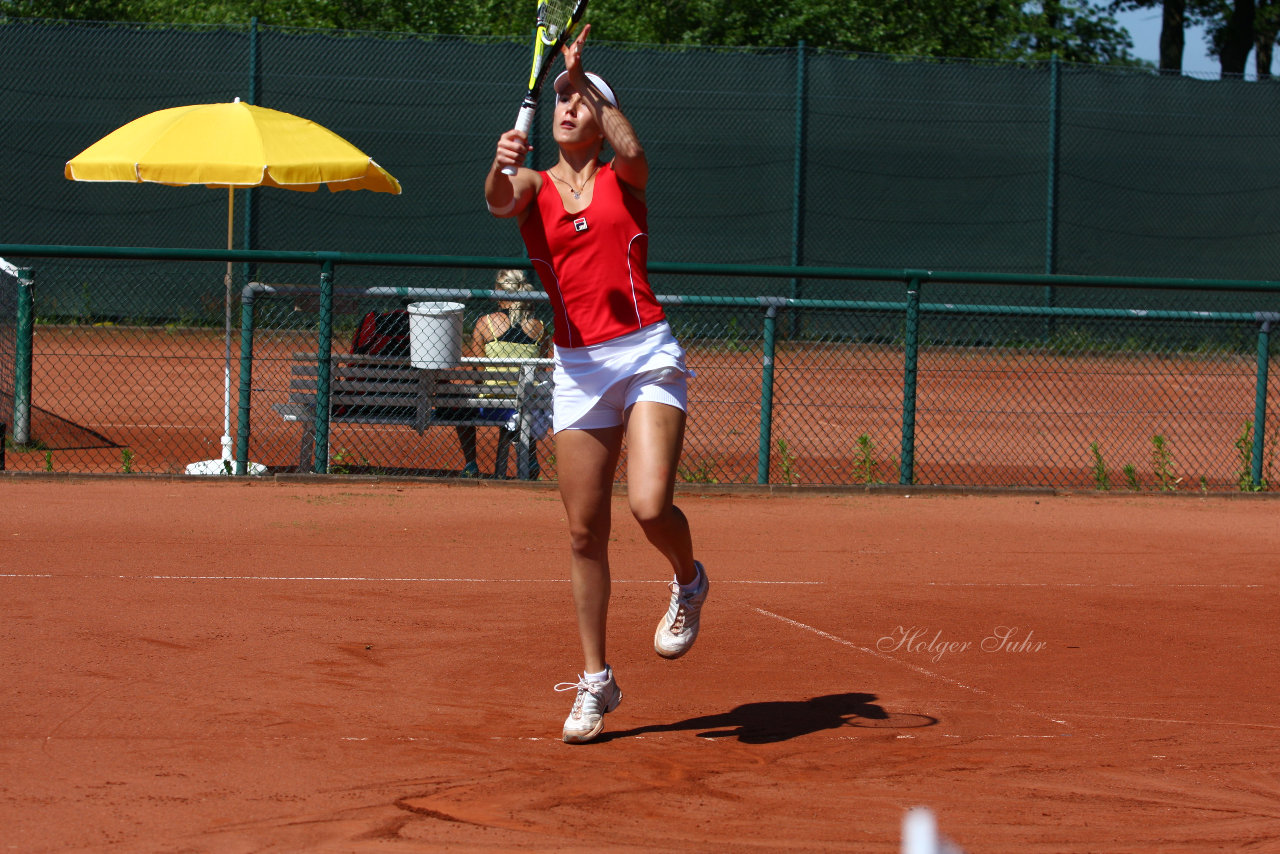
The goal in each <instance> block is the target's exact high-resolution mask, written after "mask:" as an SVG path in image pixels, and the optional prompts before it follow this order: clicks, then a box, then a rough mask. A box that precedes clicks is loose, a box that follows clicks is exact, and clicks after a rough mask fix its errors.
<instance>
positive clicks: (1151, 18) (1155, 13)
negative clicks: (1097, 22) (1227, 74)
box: [1116, 7, 1257, 80]
mask: <svg viewBox="0 0 1280 854" xmlns="http://www.w3.org/2000/svg"><path fill="white" fill-rule="evenodd" d="M1160 15H1161V11H1160V8H1159V7H1156V8H1154V9H1138V10H1137V11H1134V12H1119V13H1117V14H1116V20H1117V21H1119V23H1120V26H1122V27H1124V28H1125V29H1126V30H1128V31H1129V35H1130V36H1131V37H1132V38H1133V54H1134V56H1136V57H1138V58H1139V59H1146V60H1150V61H1151V62H1152V63H1154V64H1156V65H1159V64H1160ZM1204 36H1205V33H1204V28H1203V27H1188V28H1187V31H1186V36H1185V40H1186V44H1185V46H1184V47H1183V49H1182V71H1183V73H1186V74H1193V75H1195V76H1197V77H1201V76H1204V77H1207V78H1209V79H1214V80H1216V79H1217V77H1218V75H1219V74H1220V73H1221V72H1222V67H1221V66H1220V65H1219V64H1218V60H1217V59H1216V58H1214V57H1210V56H1209V55H1208V54H1207V53H1206V50H1207V49H1206V47H1205V38H1204ZM1256 76H1257V75H1256V73H1255V72H1254V67H1253V54H1249V63H1248V70H1247V71H1246V73H1245V78H1246V79H1249V80H1253V79H1255V78H1256Z"/></svg>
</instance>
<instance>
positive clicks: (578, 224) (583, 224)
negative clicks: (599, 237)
mask: <svg viewBox="0 0 1280 854" xmlns="http://www.w3.org/2000/svg"><path fill="white" fill-rule="evenodd" d="M573 230H574V231H586V230H587V218H586V217H585V216H580V217H578V218H577V219H575V220H574V221H573Z"/></svg>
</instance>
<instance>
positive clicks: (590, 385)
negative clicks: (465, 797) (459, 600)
mask: <svg viewBox="0 0 1280 854" xmlns="http://www.w3.org/2000/svg"><path fill="white" fill-rule="evenodd" d="M590 31H591V28H590V27H589V26H586V27H583V29H582V32H581V33H580V34H579V35H578V37H577V39H575V40H574V41H573V42H572V43H571V44H569V45H566V46H565V47H564V49H563V54H564V64H565V71H564V72H563V73H561V74H560V76H559V77H557V78H556V81H555V84H554V88H555V92H556V101H555V119H554V138H555V141H556V145H557V146H558V147H559V155H560V156H559V159H558V161H557V162H556V165H555V166H554V167H552V168H551V169H548V170H546V171H544V172H536V171H534V170H532V169H526V168H520V169H519V170H518V172H517V173H516V174H515V175H514V176H512V177H508V176H506V175H504V174H503V173H502V169H503V167H505V166H519V165H520V164H522V163H523V161H524V156H525V153H526V152H527V151H528V150H529V141H528V140H527V139H526V138H525V136H524V134H522V133H520V132H519V131H516V130H510V131H507V132H506V133H504V134H503V135H502V136H501V137H500V138H499V140H498V146H497V154H496V155H495V157H494V159H493V165H492V166H491V167H490V169H489V174H488V176H487V177H486V179H485V200H486V202H487V204H488V206H489V211H490V212H491V213H492V214H493V215H494V216H497V217H514V218H516V220H517V222H518V223H519V225H520V235H521V237H523V238H524V242H525V247H526V248H527V249H528V252H529V258H530V260H531V261H532V263H533V265H534V269H535V270H536V271H537V273H538V276H539V277H540V278H541V279H542V281H543V283H544V285H545V286H546V289H547V293H548V294H549V295H550V297H551V302H552V306H553V308H554V311H555V315H554V317H555V324H554V332H553V340H554V343H555V403H554V407H553V413H552V421H553V427H552V429H553V430H554V431H555V441H556V468H557V471H558V474H559V480H560V497H561V499H562V500H563V502H564V506H565V513H566V516H567V519H568V523H569V542H570V548H571V560H570V573H571V579H572V582H573V598H574V603H575V605H576V606H577V616H578V632H579V635H580V637H581V640H582V651H583V655H584V657H585V667H584V670H583V673H582V675H581V676H580V677H579V678H578V681H577V682H566V683H561V684H560V685H557V686H556V690H572V691H576V692H577V694H576V696H575V699H574V702H573V709H572V711H571V712H570V713H569V717H568V718H567V719H566V720H565V723H564V733H563V738H564V740H565V741H566V742H569V743H582V742H587V741H591V740H592V739H594V738H595V737H596V736H598V735H599V734H600V731H601V730H602V729H603V728H604V715H605V714H606V713H607V712H611V711H613V710H614V709H616V708H617V707H618V703H620V702H621V701H622V690H621V689H620V688H619V687H618V682H617V679H616V677H615V675H614V672H613V668H612V667H610V666H609V662H608V658H607V657H606V653H605V636H606V622H607V616H608V610H609V592H610V575H609V551H608V549H609V532H610V525H611V519H610V499H611V497H612V494H613V479H614V475H615V472H616V470H617V465H618V458H619V454H620V453H621V450H622V442H623V439H624V438H625V439H626V441H627V449H628V462H627V498H628V501H629V503H630V508H631V513H632V515H634V516H635V518H636V521H638V522H639V523H640V527H641V528H642V529H643V531H644V533H645V536H646V537H647V538H648V540H649V542H650V543H652V544H653V545H654V546H655V547H656V548H657V549H658V551H659V552H661V553H662V555H663V556H664V557H666V558H667V560H668V561H670V563H671V566H672V569H673V571H674V574H675V577H674V580H673V581H672V582H671V598H670V601H669V603H668V605H667V610H666V613H665V614H664V615H663V617H662V619H661V620H660V621H659V622H658V628H657V630H656V632H655V633H654V649H655V650H656V651H657V653H658V655H661V656H663V657H664V658H679V657H680V656H682V655H684V654H685V653H686V652H688V651H689V648H690V647H691V646H692V645H693V642H694V640H695V639H696V638H697V636H698V628H699V624H700V615H701V610H702V605H703V602H704V601H705V600H706V598H707V588H708V583H707V574H706V571H705V570H704V569H703V568H702V564H700V563H699V562H697V561H695V560H694V558H693V541H692V538H691V536H690V533H689V523H688V521H687V520H686V519H685V516H684V514H683V513H682V512H680V509H679V508H678V507H676V505H675V504H674V503H673V495H674V492H675V479H676V466H677V463H678V462H679V459H680V450H681V447H682V445H683V443H684V427H685V408H686V399H687V392H686V380H687V378H688V377H690V376H692V372H690V371H689V370H688V368H687V367H686V366H685V354H684V350H683V349H682V348H681V346H680V344H679V343H678V342H677V341H676V339H675V337H674V336H673V335H672V334H671V328H670V327H669V326H668V325H667V322H666V318H665V315H664V313H663V310H662V307H661V306H660V305H659V304H658V301H657V299H656V298H655V297H654V295H653V291H652V289H651V288H650V286H649V281H648V270H647V259H648V247H649V235H648V225H647V220H648V211H647V208H646V206H645V186H646V185H647V184H648V181H649V161H648V159H647V158H646V157H645V152H644V148H643V147H642V146H641V145H640V141H639V139H637V138H636V132H635V129H634V128H633V127H632V125H631V122H630V121H628V120H627V117H626V116H625V115H623V112H622V110H621V109H620V108H619V106H618V98H617V96H616V95H615V94H614V92H613V90H612V89H611V88H610V87H609V85H608V84H607V83H606V82H605V81H604V80H603V79H602V78H601V77H600V76H599V75H596V74H588V73H587V72H586V70H585V69H584V68H583V65H582V52H583V44H584V43H585V42H586V39H587V34H588V33H589V32H590ZM606 142H607V143H608V144H609V146H610V147H611V148H612V149H613V154H614V156H613V158H612V160H610V161H608V162H605V161H604V160H602V159H601V154H602V153H603V150H604V144H605V143H606Z"/></svg>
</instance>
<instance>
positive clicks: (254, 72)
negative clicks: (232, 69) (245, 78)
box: [240, 16, 260, 284]
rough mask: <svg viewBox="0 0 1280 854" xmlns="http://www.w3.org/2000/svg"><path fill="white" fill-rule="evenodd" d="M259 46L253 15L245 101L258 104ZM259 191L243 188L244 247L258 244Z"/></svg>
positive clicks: (247, 277) (250, 267)
mask: <svg viewBox="0 0 1280 854" xmlns="http://www.w3.org/2000/svg"><path fill="white" fill-rule="evenodd" d="M259 53H260V48H259V46H258V18H257V16H254V17H252V18H250V19H249V93H248V97H247V98H246V99H245V101H246V103H249V104H253V105H255V106H256V105H257V104H258V78H259V76H260V72H259V70H258V59H259ZM259 195H260V194H259V193H255V192H254V191H253V188H252V187H246V188H245V190H244V204H243V205H242V206H241V207H243V208H244V224H243V230H242V231H241V234H240V243H241V247H242V248H244V249H256V248H257V246H258V217H257V213H258V197H259ZM243 272H244V281H245V283H246V284H248V283H249V282H252V281H253V280H254V279H256V278H257V277H258V269H257V264H255V263H254V262H253V261H246V262H245V263H244V270H243Z"/></svg>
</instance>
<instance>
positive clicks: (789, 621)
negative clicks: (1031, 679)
mask: <svg viewBox="0 0 1280 854" xmlns="http://www.w3.org/2000/svg"><path fill="white" fill-rule="evenodd" d="M755 610H756V613H758V614H763V615H765V616H766V617H772V618H773V619H775V620H781V621H782V622H784V623H786V624H788V625H791V626H795V627H796V628H798V629H804V630H805V631H806V632H812V633H813V634H815V635H818V636H819V637H823V638H826V639H827V640H830V641H835V642H836V643H838V644H841V645H842V646H847V647H850V648H851V649H856V650H857V651H858V652H864V653H866V654H867V655H870V656H874V657H875V658H879V659H882V660H884V661H891V662H893V663H894V664H897V665H899V666H900V667H905V668H907V669H908V670H913V671H915V672H916V673H919V674H921V675H922V676H927V677H929V678H930V679H937V680H938V681H940V682H945V683H947V684H948V685H952V686H954V687H956V688H960V689H962V690H965V691H971V692H972V693H974V694H981V695H982V696H984V697H991V698H992V699H996V696H995V695H994V694H992V693H991V692H990V691H988V690H986V689H985V688H979V687H977V686H975V685H967V684H965V683H964V682H960V681H959V680H956V679H952V678H951V677H950V676H943V675H942V674H941V673H935V672H933V671H932V670H930V669H928V668H927V667H921V666H919V665H918V664H910V663H908V662H906V661H903V660H902V659H900V658H896V657H894V656H892V655H886V654H885V653H883V652H880V651H879V650H878V649H871V648H869V647H865V646H859V645H858V644H856V643H854V642H853V641H850V640H845V639H844V638H842V637H838V636H836V635H833V634H831V633H830V632H824V631H823V630H822V629H818V628H814V627H813V626H810V625H806V624H805V623H801V622H799V621H797V620H792V619H790V618H788V617H784V616H782V615H781V614H775V613H773V612H772V611H766V610H764V609H763V608H756V609H755ZM1006 705H1008V706H1012V707H1013V708H1015V709H1018V710H1020V711H1023V712H1026V713H1027V714H1030V715H1035V716H1036V717H1038V718H1044V719H1045V720H1047V721H1052V722H1053V723H1055V724H1062V725H1063V726H1069V724H1068V723H1067V722H1066V721H1063V720H1059V719H1058V718H1053V717H1050V716H1049V715H1046V714H1044V713H1043V712H1037V711H1035V710H1033V709H1028V708H1027V707H1026V706H1024V705H1022V704H1021V703H1014V702H1008V701H1006Z"/></svg>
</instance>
